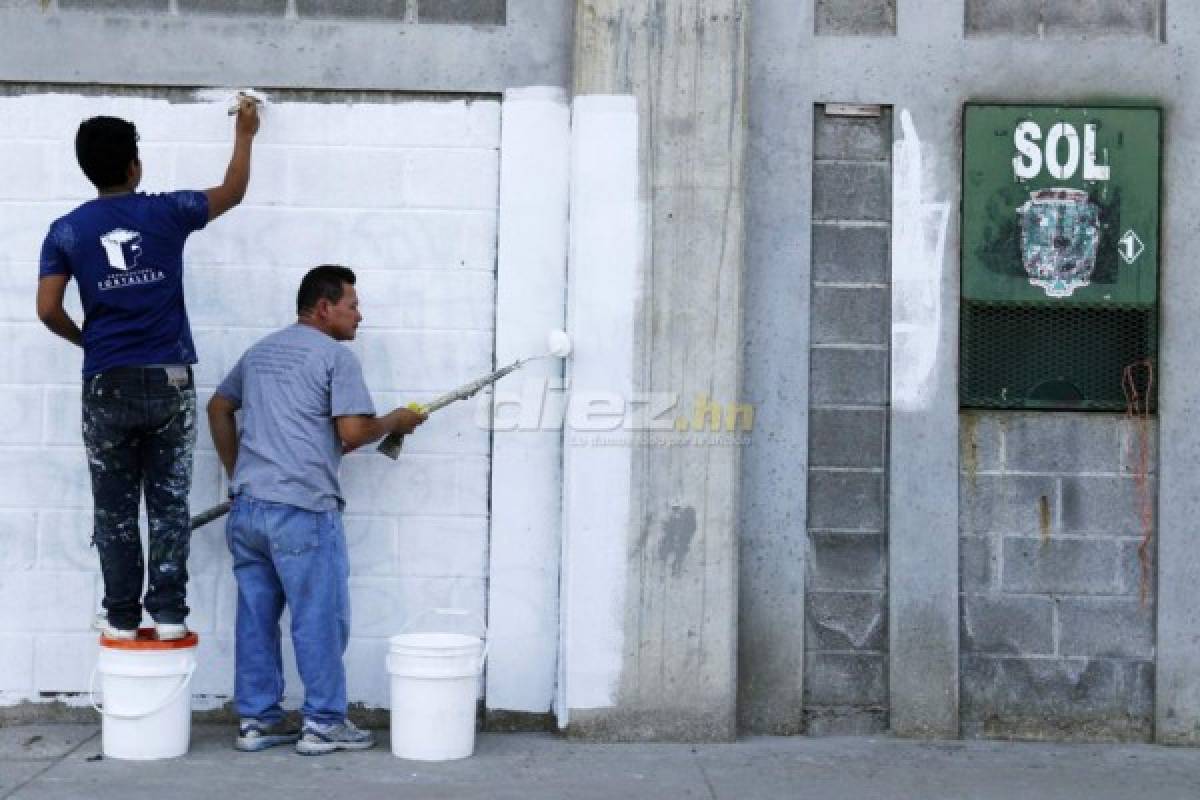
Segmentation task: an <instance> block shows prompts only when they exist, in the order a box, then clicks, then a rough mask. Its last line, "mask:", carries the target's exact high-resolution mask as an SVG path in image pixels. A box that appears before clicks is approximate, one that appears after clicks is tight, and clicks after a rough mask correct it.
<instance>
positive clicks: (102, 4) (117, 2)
mask: <svg viewBox="0 0 1200 800" xmlns="http://www.w3.org/2000/svg"><path fill="white" fill-rule="evenodd" d="M58 7H59V8H60V9H62V10H64V11H167V10H168V9H169V8H170V3H169V2H168V0H58Z"/></svg>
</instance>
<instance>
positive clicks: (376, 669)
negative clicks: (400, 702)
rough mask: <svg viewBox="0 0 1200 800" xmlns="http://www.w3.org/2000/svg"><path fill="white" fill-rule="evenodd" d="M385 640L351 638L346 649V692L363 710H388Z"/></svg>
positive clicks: (388, 688) (388, 680)
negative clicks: (363, 707)
mask: <svg viewBox="0 0 1200 800" xmlns="http://www.w3.org/2000/svg"><path fill="white" fill-rule="evenodd" d="M388 647H389V644H388V640H387V639H386V638H381V637H380V638H367V637H362V636H354V637H352V638H351V639H350V644H349V646H348V647H347V648H346V691H347V692H348V693H349V694H350V695H351V696H352V697H353V698H354V699H353V700H351V701H350V702H352V703H361V704H363V705H364V706H366V707H367V708H388V707H390V706H391V695H392V679H391V676H390V675H389V674H388V671H387V654H388Z"/></svg>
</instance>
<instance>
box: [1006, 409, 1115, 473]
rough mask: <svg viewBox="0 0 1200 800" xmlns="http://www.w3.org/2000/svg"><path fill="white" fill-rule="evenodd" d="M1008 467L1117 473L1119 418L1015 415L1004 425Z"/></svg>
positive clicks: (1038, 470) (1103, 416) (1071, 415)
mask: <svg viewBox="0 0 1200 800" xmlns="http://www.w3.org/2000/svg"><path fill="white" fill-rule="evenodd" d="M1005 459H1006V467H1007V468H1008V469H1010V470H1017V471H1021V472H1116V471H1117V470H1118V469H1119V468H1120V447H1119V442H1118V426H1117V418H1116V417H1113V416H1110V415H1107V414H1105V415H1094V414H1014V415H1011V416H1009V417H1008V418H1007V425H1006V426H1005Z"/></svg>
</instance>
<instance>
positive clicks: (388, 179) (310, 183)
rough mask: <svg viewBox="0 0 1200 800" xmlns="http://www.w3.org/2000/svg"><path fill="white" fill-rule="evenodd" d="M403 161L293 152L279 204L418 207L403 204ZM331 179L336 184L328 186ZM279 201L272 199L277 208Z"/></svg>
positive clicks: (369, 154) (381, 154)
mask: <svg viewBox="0 0 1200 800" xmlns="http://www.w3.org/2000/svg"><path fill="white" fill-rule="evenodd" d="M408 160H409V156H408V154H407V153H406V152H404V151H400V150H379V149H366V148H352V147H347V148H339V149H322V150H313V149H292V150H289V152H288V159H287V172H286V175H287V194H286V196H285V197H284V198H283V200H284V202H285V203H286V204H287V205H290V206H305V207H310V206H311V207H317V208H320V207H325V208H342V209H347V208H350V209H355V208H400V207H402V206H408V207H412V206H414V205H420V203H419V202H413V201H409V200H407V199H406V194H407V189H408V184H409V183H411V179H410V178H409V176H408V175H407V174H406V167H407V164H408ZM335 175H336V176H337V179H336V180H331V177H332V176H335ZM445 177H446V179H448V180H449V179H451V178H450V176H448V175H447V176H445ZM418 194H419V190H418ZM279 200H280V198H279V197H275V198H274V201H275V202H276V203H278V202H279ZM493 205H494V203H493ZM345 244H346V243H342V246H345Z"/></svg>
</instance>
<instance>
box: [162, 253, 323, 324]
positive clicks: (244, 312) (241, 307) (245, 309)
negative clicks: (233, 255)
mask: <svg viewBox="0 0 1200 800" xmlns="http://www.w3.org/2000/svg"><path fill="white" fill-rule="evenodd" d="M299 284H300V282H299V280H298V279H294V278H293V277H292V275H291V274H290V273H289V272H285V271H282V270H278V269H224V268H212V267H197V266H193V267H191V268H190V269H187V270H185V272H184V291H185V292H186V294H187V306H188V319H189V320H190V321H191V323H192V325H195V326H201V325H211V326H215V327H233V326H247V327H263V326H266V327H270V328H282V327H284V326H285V325H290V324H291V323H292V322H294V321H295V319H296V304H295V295H296V290H297V289H298V288H299ZM235 287H236V288H235Z"/></svg>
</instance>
